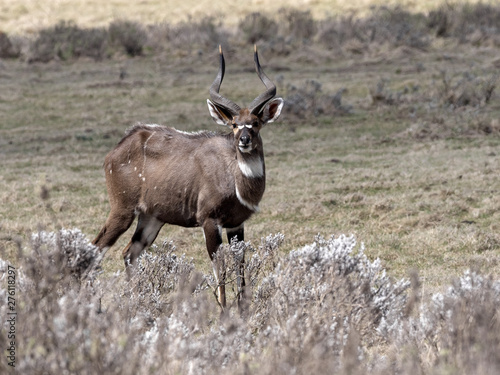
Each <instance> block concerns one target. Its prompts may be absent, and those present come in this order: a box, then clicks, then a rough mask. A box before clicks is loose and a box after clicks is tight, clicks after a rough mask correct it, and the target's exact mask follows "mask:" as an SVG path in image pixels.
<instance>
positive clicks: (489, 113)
mask: <svg viewBox="0 0 500 375" xmlns="http://www.w3.org/2000/svg"><path fill="white" fill-rule="evenodd" d="M296 3H297V4H296V5H297V6H301V5H302V4H303V3H305V4H306V5H307V6H310V7H311V10H312V14H313V15H314V16H317V17H320V16H321V14H323V13H324V12H326V9H330V7H331V9H334V11H332V12H344V11H346V10H345V9H344V8H342V7H341V6H340V5H338V4H337V3H336V2H327V1H309V2H299V1H296ZM372 3H375V4H376V3H377V2H368V1H362V0H359V1H353V2H350V4H351V5H350V6H352V7H353V8H355V9H360V14H363V12H364V11H366V12H368V11H367V10H366V9H367V7H368V6H369V5H370V4H372ZM403 3H404V5H408V4H409V5H408V6H409V9H410V10H412V7H413V9H415V10H420V9H417V8H416V7H417V6H416V5H412V4H414V3H413V2H403ZM14 4H15V5H14ZM85 4H86V6H90V5H91V4H93V3H92V2H86V3H85ZM99 4H100V6H99V7H97V9H96V12H95V13H93V12H87V9H89V8H79V7H75V6H73V2H70V1H66V2H65V1H61V2H57V6H56V5H54V6H52V5H50V4H48V5H47V6H45V5H43V6H42V5H39V4H38V3H37V4H35V3H34V2H30V1H26V2H24V3H23V2H19V1H16V2H9V1H6V0H3V1H1V2H0V13H1V16H0V17H1V21H2V28H3V29H4V30H5V31H8V32H9V33H10V32H12V31H15V32H20V33H28V34H29V33H32V32H33V31H34V30H37V29H38V28H39V27H40V26H47V25H49V24H52V23H54V22H55V21H57V20H59V19H72V18H73V17H75V20H76V21H77V23H78V24H79V25H82V26H89V25H90V26H99V25H101V26H102V25H106V24H107V23H109V22H110V20H112V19H116V18H117V17H118V18H121V17H125V18H130V19H133V20H137V21H141V22H146V21H147V22H159V21H163V20H167V21H171V20H172V19H174V20H175V19H178V18H182V17H186V14H192V15H193V16H198V15H199V13H200V12H203V13H204V14H209V15H210V14H215V11H214V12H213V13H212V12H211V11H207V9H209V8H210V7H209V6H208V5H207V2H204V1H197V2H196V4H198V6H195V7H192V8H190V7H189V4H191V2H190V1H186V2H183V3H182V4H183V5H182V6H179V7H176V8H175V11H173V12H170V13H169V14H168V15H167V14H166V13H165V14H164V13H162V12H161V11H158V9H160V5H159V2H158V3H156V2H154V1H149V2H141V6H140V7H139V5H136V6H137V7H138V8H135V7H130V8H127V7H124V4H125V3H122V2H120V1H114V2H107V3H106V6H104V5H103V4H104V3H101V2H100V3H99ZM176 4H177V3H176ZM228 4H229V2H227V3H225V4H224V5H225V6H227V7H229V5H228ZM270 4H273V5H272V7H275V8H276V9H277V8H279V6H281V4H276V2H271V1H266V0H263V1H256V2H255V6H256V7H258V8H259V9H260V10H262V9H266V10H267V9H268V8H269V7H271V5H270ZM419 4H420V3H419ZM426 4H427V3H426ZM80 5H81V4H80V3H78V6H80ZM278 5H279V6H278ZM81 6H82V7H83V5H81ZM419 6H420V5H419ZM424 6H425V5H424ZM169 8H172V7H171V6H169ZM93 9H94V8H93ZM139 9H140V11H139ZM186 9H191V11H190V12H191V13H189V12H186ZM253 9H254V8H253V7H252V8H250V7H249V8H248V9H247V8H246V6H244V7H243V8H242V9H237V10H235V11H234V12H231V11H229V10H228V11H227V13H228V14H233V15H238V17H240V15H242V14H246V13H247V12H250V11H252V10H253ZM75 11H77V12H79V14H87V16H85V17H83V16H82V17H76V16H75V14H76V13H74V12H75ZM42 13H43V14H45V16H46V17H45V18H44V17H40V16H39V15H40V14H42ZM269 13H270V16H272V11H271V10H269ZM131 14H133V15H134V16H131ZM234 17H235V16H230V17H228V18H227V19H226V18H224V22H226V21H227V24H228V25H234V24H237V22H238V19H241V18H234ZM14 19H17V20H19V23H18V27H17V28H16V26H15V25H14V24H13V23H12V22H13V20H14ZM35 19H36V21H34V20H35ZM471 35H472V36H470V37H467V38H468V39H467V40H466V41H465V42H464V41H461V40H459V39H458V38H455V37H448V38H437V37H435V35H433V34H432V33H430V34H429V41H428V44H427V45H426V46H425V47H423V48H420V47H416V46H413V47H412V46H411V45H408V44H404V43H403V44H401V45H393V44H391V43H382V42H380V43H378V42H373V43H368V44H367V43H364V44H363V43H360V42H359V40H358V41H356V40H355V38H354V39H353V40H348V41H345V42H343V44H342V45H341V48H339V49H324V48H322V47H321V46H320V45H319V44H316V43H317V37H316V39H312V41H313V42H314V43H312V44H310V45H307V43H306V42H304V44H303V45H302V44H292V46H291V47H289V48H288V47H287V48H288V49H286V52H287V53H280V52H276V51H277V50H279V48H278V47H275V45H272V44H269V43H267V42H262V43H261V44H262V49H261V62H262V64H263V66H264V69H265V70H266V72H267V74H268V75H269V76H270V77H271V79H273V80H274V81H275V82H277V84H278V95H280V96H283V97H284V98H285V100H286V101H287V103H288V104H289V109H288V110H287V111H285V113H284V114H283V115H282V118H281V120H280V121H279V122H278V123H276V124H270V125H269V126H268V127H266V128H265V129H264V130H263V131H262V133H261V134H262V137H263V141H264V148H265V154H266V170H267V175H268V181H267V190H266V193H265V195H264V198H263V201H262V202H261V205H260V206H261V212H260V213H258V214H257V215H255V216H254V217H252V219H251V220H249V221H248V222H247V224H246V228H245V229H246V238H247V239H248V240H250V241H252V243H254V244H258V243H259V242H260V238H261V237H265V236H267V235H269V234H270V233H278V232H281V233H283V234H284V236H285V240H284V243H283V244H282V245H281V247H280V251H281V253H282V254H286V253H288V252H289V251H291V250H292V249H297V248H299V247H301V246H304V245H305V244H308V243H311V242H313V240H314V237H315V235H316V234H318V233H320V234H322V235H324V236H325V237H328V236H330V235H332V234H334V235H340V234H343V233H344V234H353V235H354V236H355V237H356V239H357V241H358V242H359V243H364V245H365V248H366V250H365V254H366V255H367V257H368V258H369V259H370V260H374V259H376V258H380V260H381V262H382V265H383V267H384V268H385V269H386V270H387V271H388V274H389V275H390V276H391V277H393V278H395V279H398V278H401V277H406V276H408V274H409V273H410V271H412V270H416V271H417V272H418V274H419V276H420V282H421V283H422V291H423V294H424V295H427V294H430V293H432V292H435V291H438V290H444V289H445V288H447V287H448V285H449V283H450V282H451V281H452V280H454V279H456V278H457V277H458V276H460V275H462V274H463V273H464V271H465V270H467V269H473V270H477V271H479V272H481V273H484V274H488V275H492V276H493V277H494V278H498V277H499V276H500V173H499V172H500V100H499V93H498V89H495V88H496V85H498V68H499V66H500V49H499V46H500V43H499V42H498V39H494V38H493V39H486V37H484V35H483V37H481V35H479V36H477V35H476V36H474V35H473V34H471ZM481 38H482V39H481ZM227 40H228V39H226V41H227ZM216 44H217V43H213V46H210V48H209V47H204V48H203V49H200V50H197V49H194V50H193V51H190V52H185V51H180V50H179V49H173V48H171V49H168V48H167V49H165V50H164V51H162V52H161V53H155V52H154V50H153V51H152V52H151V50H148V51H149V52H147V53H145V54H143V55H142V56H139V57H135V58H130V57H127V56H125V55H124V54H118V55H116V54H115V55H112V58H105V59H102V60H100V61H93V60H92V59H90V58H81V59H69V60H61V59H52V60H50V61H49V62H47V63H37V62H35V63H27V62H26V61H22V59H10V60H9V59H5V60H0V87H1V88H2V90H1V91H0V113H1V114H2V119H1V122H0V159H1V167H0V170H1V173H0V203H1V205H0V218H1V221H0V246H1V247H0V249H1V251H2V252H3V253H4V254H5V256H6V257H7V258H11V259H14V257H15V255H14V254H15V250H16V248H17V243H18V242H19V241H21V242H22V243H23V246H24V247H26V246H28V242H29V241H28V238H29V236H30V234H31V233H33V232H37V231H39V230H42V229H43V230H49V231H53V230H56V229H58V228H79V229H80V230H81V231H82V232H83V233H85V234H86V235H87V236H88V238H89V239H92V238H93V237H94V236H95V235H96V234H97V233H98V231H99V230H100V228H101V226H102V225H103V223H104V221H105V219H106V216H107V214H108V210H109V205H108V201H107V194H106V189H105V182H104V173H103V171H102V163H103V160H104V157H105V155H106V153H107V152H109V151H110V150H111V149H112V148H113V147H114V145H115V144H116V143H117V142H118V141H119V140H120V139H121V137H122V136H123V134H124V132H125V130H126V129H127V128H129V127H130V126H132V125H134V124H135V123H137V122H145V123H159V124H165V125H169V126H174V127H176V128H178V129H181V130H186V131H195V130H201V129H209V130H213V129H217V127H218V126H217V125H216V124H215V123H214V122H213V121H212V120H211V119H210V116H209V112H208V109H207V107H206V98H207V97H208V87H209V85H210V84H211V82H212V80H213V78H214V76H215V73H216V71H217V63H218V62H217V49H216ZM227 44H228V45H230V47H229V48H228V52H227V56H226V76H225V81H224V84H223V86H222V92H223V93H224V95H226V96H228V97H230V98H231V99H233V100H234V101H236V102H238V103H241V104H248V103H249V101H250V100H252V99H253V98H254V97H256V96H257V95H258V93H260V92H261V91H262V89H263V86H262V84H261V83H260V82H259V80H258V78H257V76H256V74H255V73H254V72H253V71H252V69H253V62H252V47H251V44H250V43H244V42H241V41H239V42H233V43H231V38H229V41H228V42H227ZM340 96H341V105H340ZM219 130H222V129H220V127H219ZM131 230H133V229H131ZM130 236H131V231H129V232H127V233H126V234H125V235H124V236H123V237H122V238H121V239H120V241H119V243H118V244H117V245H116V246H115V247H114V248H113V249H112V250H111V251H109V252H108V254H107V256H106V258H105V261H104V275H106V276H110V275H112V273H113V272H115V271H117V270H121V269H123V263H122V258H121V251H120V250H119V249H120V248H122V247H123V246H124V245H125V243H126V242H128V240H129V238H130ZM164 240H168V241H172V242H173V244H174V245H175V246H176V248H177V252H178V253H185V254H186V255H187V256H188V257H192V258H194V263H195V266H196V268H197V269H199V270H202V271H203V272H207V273H209V272H210V269H211V266H210V264H209V261H208V256H207V254H206V249H205V246H204V243H203V236H202V233H201V230H199V229H198V230H197V229H185V228H179V227H172V226H166V227H164V228H163V229H162V231H161V232H160V235H159V237H158V239H157V243H161V242H162V241H164ZM2 256H3V255H2ZM346 373H347V372H346Z"/></svg>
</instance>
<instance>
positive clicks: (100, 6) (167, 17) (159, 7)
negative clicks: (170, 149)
mask: <svg viewBox="0 0 500 375" xmlns="http://www.w3.org/2000/svg"><path fill="white" fill-rule="evenodd" d="M478 2H481V3H494V1H493V0H490V1H484V0H482V1H479V0H473V1H469V3H478ZM448 3H449V4H454V3H460V1H452V2H448ZM381 5H382V6H387V7H394V6H401V7H403V8H405V9H408V10H410V11H413V12H426V11H428V10H429V9H433V8H434V7H435V5H436V4H435V2H434V1H431V0H425V1H418V2H415V1H411V0H390V1H381V0H354V1H349V2H345V1H339V0H314V1H310V0H292V1H273V0H258V1H252V2H240V3H237V4H235V3H234V2H233V1H229V0H218V1H216V2H214V1H208V0H197V1H194V0H187V1H178V0H169V1H158V0H150V1H148V2H132V3H130V2H126V1H123V0H112V1H107V2H106V3H103V2H102V1H98V0H90V1H81V0H59V1H57V2H36V1H32V0H1V1H0V21H1V22H2V30H0V31H4V32H8V33H13V34H14V33H15V34H33V33H37V32H38V31H39V30H40V29H43V28H47V27H50V26H52V25H54V24H56V23H57V22H59V21H61V20H67V21H74V22H77V23H78V24H79V25H81V26H85V27H102V26H108V25H109V24H110V23H111V22H112V21H114V20H117V19H127V20H131V21H136V22H140V23H142V24H153V23H161V22H169V23H176V22H179V21H186V20H188V19H191V18H193V19H197V18H200V17H206V16H209V17H216V18H218V17H221V18H223V19H224V22H225V23H226V24H228V25H236V24H237V23H238V22H239V21H240V20H241V19H242V18H243V17H244V16H246V15H248V14H250V13H252V12H263V13H266V14H274V15H276V14H278V11H279V10H280V9H281V8H283V7H291V8H298V9H310V10H311V12H312V14H313V16H314V17H315V18H316V19H323V18H326V17H329V16H337V15H339V14H347V13H349V12H354V13H357V14H359V15H362V16H363V15H366V13H368V12H369V9H370V7H372V6H381Z"/></svg>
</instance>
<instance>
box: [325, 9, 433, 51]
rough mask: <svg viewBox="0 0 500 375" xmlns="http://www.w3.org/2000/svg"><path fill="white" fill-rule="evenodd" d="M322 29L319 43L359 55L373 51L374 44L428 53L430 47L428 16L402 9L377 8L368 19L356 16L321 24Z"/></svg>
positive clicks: (330, 19)
mask: <svg viewBox="0 0 500 375" xmlns="http://www.w3.org/2000/svg"><path fill="white" fill-rule="evenodd" d="M318 29H319V32H318V34H317V40H318V42H319V43H321V44H322V45H324V46H326V47H327V48H329V49H335V50H339V49H340V50H343V51H346V52H352V53H356V54H363V53H365V52H367V51H369V46H370V44H371V43H377V44H389V45H391V46H393V47H399V46H406V47H411V48H416V49H424V50H425V49H426V48H427V47H428V46H429V45H430V38H429V36H428V35H427V33H426V29H425V16H424V15H422V14H412V13H409V12H407V11H405V10H403V9H401V8H399V7H395V8H389V7H385V6H384V7H375V8H373V9H372V11H371V14H370V15H369V16H368V17H366V18H357V17H355V14H350V15H348V16H343V17H336V18H329V19H326V20H323V21H320V22H319V27H318Z"/></svg>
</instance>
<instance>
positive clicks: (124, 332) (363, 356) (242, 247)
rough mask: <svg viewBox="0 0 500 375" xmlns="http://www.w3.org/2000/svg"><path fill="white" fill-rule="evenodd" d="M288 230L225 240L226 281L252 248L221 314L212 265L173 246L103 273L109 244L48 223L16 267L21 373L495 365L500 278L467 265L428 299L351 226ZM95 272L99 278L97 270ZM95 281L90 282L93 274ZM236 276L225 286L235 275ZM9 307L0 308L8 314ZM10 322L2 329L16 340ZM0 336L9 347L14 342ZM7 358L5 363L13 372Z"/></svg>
mask: <svg viewBox="0 0 500 375" xmlns="http://www.w3.org/2000/svg"><path fill="white" fill-rule="evenodd" d="M283 240H284V237H283V235H281V234H277V235H270V236H268V237H266V238H263V239H262V241H261V244H260V245H259V246H257V247H255V248H254V247H253V246H252V244H251V243H248V242H246V243H241V242H240V243H238V242H234V241H233V242H232V243H231V245H226V246H223V247H222V248H221V250H220V253H221V255H220V256H221V257H223V258H224V259H225V260H226V262H225V264H226V275H227V279H226V281H227V282H228V283H230V284H233V280H234V275H235V264H236V263H235V262H234V260H235V259H238V258H239V257H241V253H242V252H243V251H245V252H246V262H245V271H246V275H247V280H248V283H247V305H246V310H245V311H244V314H243V316H241V317H240V316H239V314H237V313H236V309H235V308H229V311H227V313H226V314H224V315H220V309H219V307H218V305H217V303H216V301H215V298H214V296H213V295H212V291H211V290H213V289H215V287H216V286H215V285H213V279H211V277H210V276H208V275H202V274H200V273H198V272H196V271H195V270H194V266H193V263H192V261H191V260H189V259H186V258H185V257H183V256H176V255H175V248H174V247H173V246H172V244H170V243H164V244H163V245H162V246H161V247H158V248H154V249H153V251H152V252H151V253H146V254H145V255H143V256H142V257H141V258H140V260H139V263H138V265H137V267H135V272H133V274H132V275H131V277H130V278H127V277H125V275H123V274H121V273H117V274H114V275H104V274H99V273H98V272H97V271H96V273H94V274H93V275H92V274H91V273H90V272H88V270H89V268H90V269H91V270H97V268H95V267H93V266H92V265H93V264H94V265H95V263H94V262H93V261H92V259H91V258H92V257H93V256H96V257H97V260H96V259H95V258H94V260H96V261H97V262H98V261H99V258H98V257H99V254H96V252H95V251H96V249H95V247H93V246H92V245H90V244H89V242H88V241H87V240H86V239H85V237H84V236H83V234H82V233H81V232H80V231H78V230H61V231H59V232H57V233H46V232H42V233H38V234H36V235H35V236H34V238H33V241H32V243H31V245H30V246H29V247H28V248H25V249H24V254H21V255H20V256H19V257H18V258H17V259H16V260H15V261H14V262H12V263H8V262H5V261H3V260H0V298H2V300H3V301H5V300H6V299H7V282H6V280H7V266H8V264H15V268H16V271H15V272H16V280H17V281H16V312H17V314H18V315H17V316H18V320H17V322H16V327H15V328H16V339H15V340H16V348H17V354H16V355H17V357H16V370H18V371H19V372H20V373H24V374H32V373H60V374H72V373H78V374H95V373H106V374H149V373H186V374H199V373H206V374H215V373H217V374H248V373H263V374H267V373H269V374H270V373H273V374H289V373H295V374H305V373H338V374H388V373H389V374H396V373H397V374H414V373H416V372H417V373H422V374H438V373H443V371H444V372H446V371H448V370H449V371H452V372H453V373H456V374H467V373H484V374H490V373H491V374H493V373H497V372H498V371H499V370H500V361H499V360H498V356H497V355H496V354H497V353H498V349H499V347H500V346H499V345H500V321H499V317H498V313H497V306H498V303H500V284H499V283H498V281H494V280H492V279H488V278H485V277H482V276H480V275H478V274H477V273H473V272H468V273H466V274H465V275H464V276H463V277H462V278H460V279H459V280H458V281H457V282H456V283H454V284H453V285H452V286H451V287H450V288H449V290H448V291H447V292H446V293H443V294H436V295H434V296H432V298H431V299H429V300H425V301H423V302H421V299H420V292H419V289H418V285H419V280H418V276H416V275H414V277H413V282H412V284H413V285H414V288H413V292H411V293H410V298H409V299H408V298H407V296H408V294H407V290H408V287H409V282H408V281H406V280H399V281H393V280H391V278H390V277H388V276H387V274H386V273H385V270H384V269H383V268H382V266H381V264H380V261H378V260H375V261H373V262H372V261H370V260H369V259H368V258H367V257H366V256H365V255H364V253H363V247H361V248H360V247H358V246H356V241H355V240H354V238H353V237H345V236H340V237H337V238H334V237H332V238H330V239H324V238H322V237H319V236H318V237H317V238H316V239H315V241H314V242H313V243H312V244H310V245H307V246H305V247H303V248H301V249H297V250H294V251H292V252H290V253H289V254H288V255H283V254H280V252H279V247H280V245H281V244H282V242H283ZM91 275H92V276H91ZM89 280H90V281H92V282H90V283H87V282H84V281H89ZM228 286H229V285H228ZM7 308H8V307H7V304H4V303H2V304H0V315H1V316H3V317H6V316H7ZM7 329H8V325H7V324H6V323H5V322H4V324H2V325H1V326H0V335H2V337H7V336H6V335H7ZM6 345H7V343H6V340H0V350H2V352H4V351H5V349H6V348H7V346H6ZM8 370H9V367H8V365H7V361H6V360H5V358H4V360H2V361H0V371H1V372H2V373H4V372H7V371H8Z"/></svg>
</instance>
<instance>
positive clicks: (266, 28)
mask: <svg viewBox="0 0 500 375" xmlns="http://www.w3.org/2000/svg"><path fill="white" fill-rule="evenodd" d="M238 28H239V29H240V30H241V32H242V33H243V38H244V40H245V42H247V43H252V44H254V43H257V42H258V41H268V40H271V39H273V38H274V37H275V36H276V34H277V32H278V24H277V23H276V21H274V20H273V19H271V18H269V17H267V16H265V15H264V14H262V13H259V12H254V13H250V14H248V15H247V16H245V18H243V19H242V20H241V21H240V23H239V25H238Z"/></svg>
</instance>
